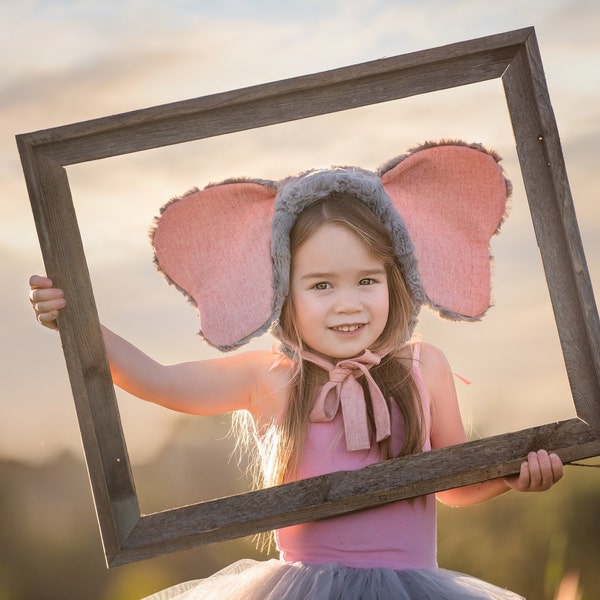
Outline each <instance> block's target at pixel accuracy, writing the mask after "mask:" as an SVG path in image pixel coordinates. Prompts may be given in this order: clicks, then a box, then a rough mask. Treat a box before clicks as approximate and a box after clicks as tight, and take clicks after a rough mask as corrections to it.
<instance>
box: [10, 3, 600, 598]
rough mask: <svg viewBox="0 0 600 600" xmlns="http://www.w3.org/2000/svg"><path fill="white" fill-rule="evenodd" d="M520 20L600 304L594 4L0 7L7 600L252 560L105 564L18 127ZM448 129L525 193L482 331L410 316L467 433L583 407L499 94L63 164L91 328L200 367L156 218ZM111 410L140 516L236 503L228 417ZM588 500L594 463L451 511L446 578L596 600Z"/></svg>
mask: <svg viewBox="0 0 600 600" xmlns="http://www.w3.org/2000/svg"><path fill="white" fill-rule="evenodd" d="M528 26H534V27H535V29H536V33H537V37H538V42H539V45H540V50H541V54H542V59H543V63H544V68H545V72H546V78H547V83H548V87H549V90H550V97H551V99H552V102H553V107H554V111H555V117H556V121H557V124H558V128H559V132H560V135H561V141H562V145H563V150H564V155H565V160H566V164H567V170H568V173H569V179H570V184H571V189H572V192H573V196H574V200H575V205H576V210H577V215H578V221H579V225H580V229H581V235H582V238H583V243H584V248H585V251H586V256H587V261H588V267H589V270H590V275H591V278H592V282H593V284H594V287H595V289H596V290H597V289H598V281H599V279H600V208H599V206H600V205H599V204H598V203H597V201H596V199H597V191H598V162H599V158H600V152H599V150H598V138H599V135H600V102H598V93H599V91H600V38H599V37H598V27H599V26H600V5H598V3H596V2H595V1H593V0H588V1H586V0H551V1H548V0H545V1H541V0H540V1H534V0H505V2H502V3H496V4H489V3H480V2H473V1H471V0H457V1H455V2H447V1H445V0H422V1H421V2H418V3H414V2H410V1H405V0H379V1H374V0H352V2H348V1H341V0H339V1H338V0H319V1H318V2H317V1H316V0H307V1H304V2H301V1H299V0H290V1H288V2H285V3H279V2H274V1H270V0H258V1H253V2H249V1H243V0H237V1H233V2H227V3H216V2H204V1H203V0H200V1H198V0H197V1H193V2H192V1H190V0H171V1H170V2H168V3H167V2H160V1H158V0H146V1H145V2H140V1H138V0H122V1H121V2H118V3H117V2H115V3H111V2H91V1H88V0H77V1H75V0H46V1H44V0H18V1H17V0H4V1H3V2H2V3H1V5H0V33H1V34H2V35H0V44H1V47H2V70H1V76H0V113H1V115H2V119H1V120H0V153H1V157H2V160H1V161H0V172H1V177H0V194H1V197H2V206H3V209H4V212H3V218H2V219H1V220H0V270H1V279H2V290H3V294H2V314H3V318H2V319H1V321H0V339H1V345H0V352H1V356H0V382H1V383H0V386H1V387H0V390H1V392H0V393H1V396H0V401H1V410H2V419H1V420H0V600H31V599H40V600H41V599H48V600H50V599H57V600H58V599H60V600H69V599H71V598H73V599H75V598H77V599H81V598H86V599H91V600H96V599H97V600H129V599H136V598H140V597H142V596H144V595H146V594H149V593H151V592H153V591H156V590H158V589H160V588H163V587H166V586H168V585H171V584H174V583H176V582H178V581H181V580H185V579H195V578H198V577H204V576H206V575H209V574H210V573H212V572H214V571H215V570H217V569H219V568H221V567H223V566H225V565H227V564H229V563H230V562H232V561H233V560H236V559H238V558H242V557H245V556H252V557H259V556H261V555H260V554H259V553H258V551H257V550H256V549H255V547H254V545H253V542H252V540H251V539H243V540H235V541H232V542H227V543H223V544H212V545H208V546H204V547H199V548H197V549H193V550H190V551H186V552H181V553H177V554H174V555H170V556H165V557H160V558H155V559H151V560H147V561H142V562H139V563H135V564H131V565H126V566H122V567H118V568H114V569H110V570H109V569H107V568H106V567H105V564H104V558H103V553H102V548H101V544H100V539H99V534H98V529H97V525H96V520H95V513H94V507H93V503H92V498H91V493H90V491H89V485H88V479H87V474H86V468H85V464H84V463H83V460H82V450H81V441H80V437H79V429H78V425H77V421H76V417H75V411H74V406H73V401H72V398H71V393H70V388H69V383H68V379H67V374H66V369H65V364H64V359H63V356H62V352H61V348H60V342H59V338H58V336H57V335H56V334H55V333H54V332H51V331H48V330H44V329H42V328H41V327H40V326H39V325H37V324H36V322H35V320H34V318H33V316H32V311H31V308H30V306H29V302H28V300H27V289H28V288H27V279H28V277H29V275H30V274H32V273H40V272H43V263H42V258H41V253H40V251H39V245H38V241H37V237H36V233H35V227H34V224H33V218H32V215H31V210H30V207H29V200H28V197H27V193H26V189H25V184H24V180H23V176H22V170H21V166H20V162H19V157H18V154H17V149H16V144H15V141H14V136H15V135H16V134H19V133H26V132H29V131H35V130H38V129H46V128H48V127H53V126H58V125H64V124H67V123H72V122H77V121H84V120H87V119H92V118H96V117H102V116H106V115H110V114H116V113H121V112H125V111H129V110H135V109H139V108H144V107H148V106H153V105H158V104H164V103H168V102H173V101H178V100H184V99H187V98H192V97H198V96H203V95H206V94H211V93H217V92H221V91H226V90H230V89H236V88H241V87H245V86H249V85H253V84H258V83H265V82H268V81H273V80H277V79H285V78H288V77H293V76H298V75H304V74H307V73H312V72H318V71H324V70H327V69H332V68H336V67H340V66H346V65H350V64H355V63H358V62H364V61H368V60H372V59H377V58H381V57H384V56H393V55H397V54H403V53H406V52H412V51H416V50H422V49H426V48H430V47H433V46H440V45H444V44H448V43H453V42H457V41H462V40H466V39H473V38H477V37H481V36H485V35H491V34H495V33H500V32H503V31H509V30H513V29H519V28H522V27H528ZM441 138H461V139H464V140H466V141H469V142H482V143H483V144H485V145H486V146H490V147H493V148H494V149H496V150H497V151H498V152H499V153H500V154H501V155H502V156H503V158H504V161H503V166H504V168H505V169H506V171H507V173H508V176H509V177H510V178H511V179H512V181H513V184H514V194H513V199H512V209H511V216H510V218H509V219H508V221H507V222H506V223H505V225H504V227H503V231H502V234H501V235H500V236H499V237H498V238H497V239H495V240H494V242H493V247H492V249H493V254H494V256H495V265H494V300H495V306H494V308H493V309H492V310H491V311H490V312H489V314H488V316H486V318H485V319H484V321H482V322H481V323H478V324H451V323H447V322H442V321H440V320H439V319H437V318H436V317H434V316H432V315H431V314H429V313H428V312H427V311H424V313H423V315H422V318H421V322H420V326H419V330H420V332H421V333H422V334H423V336H424V337H425V338H426V339H427V340H429V341H431V342H433V343H435V344H437V345H439V346H440V347H441V348H443V349H444V351H445V352H446V354H447V355H448V357H449V359H450V361H451V363H452V365H453V368H454V370H455V371H456V372H457V373H458V374H459V375H461V376H463V377H465V378H466V379H468V380H470V381H471V382H472V383H471V385H465V384H463V383H460V382H458V384H457V385H458V387H459V395H460V397H461V408H462V411H463V416H464V420H465V423H466V425H467V429H468V432H469V435H470V436H471V437H473V438H478V437H487V436H489V435H493V434H496V433H503V432H509V431H516V430H519V429H523V428H526V427H531V426H534V425H538V424H542V423H548V422H552V421H556V420H562V419H567V418H571V417H573V416H575V411H574V408H573V405H572V401H571V397H570V391H569V386H568V382H567V380H566V375H565V371H564V365H563V361H562V354H561V350H560V347H559V343H558V338H557V334H556V328H555V325H554V318H553V315H552V309H551V307H550V304H549V299H548V293H547V289H546V284H545V279H544V274H543V270H542V267H541V262H540V258H539V252H538V249H537V246H536V243H535V238H534V234H533V229H532V226H531V222H530V216H529V212H528V208H527V202H526V197H525V194H524V191H523V185H522V180H521V174H520V170H519V166H518V162H517V158H516V152H515V143H514V137H513V133H512V128H511V125H510V121H509V118H508V112H507V109H506V104H505V100H504V95H503V91H502V86H501V83H500V81H497V80H495V81H491V82H486V83H481V84H476V85H472V86H466V87H463V88H458V89H454V90H448V91H444V92H438V93H434V94H428V95H427V96H420V97H415V98H409V99H405V100H401V101H395V102H389V103H385V104H380V105H376V106H372V107H365V108H361V109H356V110H351V111H345V112H342V113H336V114H332V115H326V116H323V117H318V118H313V119H309V120H306V121H299V122H296V123H287V124H282V125H277V126H272V127H267V128H263V129H259V130H255V131H248V132H241V133H236V134H232V135H227V136H223V137H219V138H214V139H209V140H203V141H199V142H194V143H189V144H184V145H181V146H174V147H170V148H161V149H158V150H152V151H148V152H142V153H138V154H134V155H128V156H124V157H118V158H111V159H106V160H102V161H96V162H93V163H87V164H80V165H75V166H73V167H68V169H67V171H68V174H69V179H70V182H71V188H72V191H73V195H74V200H75V204H76V210H77V214H78V220H79V223H80V227H81V233H82V237H83V241H84V246H85V249H86V257H87V260H88V266H89V269H90V272H91V275H92V283H93V286H94V293H95V298H96V302H97V304H98V310H99V313H100V319H101V320H102V321H103V322H104V323H105V324H106V325H108V326H109V327H111V328H113V329H114V330H115V331H117V332H118V333H120V334H121V335H123V336H125V337H126V338H128V339H130V340H131V341H132V342H133V343H135V344H136V345H137V346H139V347H140V348H141V349H143V350H144V351H145V352H147V353H148V354H150V355H152V356H153V357H155V358H156V359H158V360H160V361H163V362H177V361H183V360H195V359H199V358H203V357H208V356H213V355H214V352H213V351H212V350H210V349H209V348H207V347H206V346H205V345H203V344H202V343H201V341H200V340H199V338H198V337H197V336H196V335H195V333H196V331H197V330H198V327H199V325H198V322H197V317H196V315H195V313H194V311H193V310H192V309H191V308H190V307H189V306H188V305H187V304H186V302H185V300H184V299H183V298H182V297H181V296H180V295H179V294H178V293H177V292H176V291H175V290H173V289H171V288H169V287H168V286H166V285H165V284H164V281H163V280H162V278H161V277H159V276H157V275H156V273H155V271H154V267H153V265H152V254H151V250H150V246H149V243H148V239H147V232H148V228H149V226H150V225H151V222H152V219H153V217H154V216H155V215H156V214H158V210H159V208H160V206H161V205H162V204H164V203H165V202H166V201H168V200H169V199H170V198H171V197H173V196H175V195H179V194H181V193H184V192H185V191H186V190H188V189H189V188H191V187H192V186H198V187H203V186H204V185H206V184H207V183H209V182H214V181H219V180H222V179H225V178H227V177H229V176H254V177H264V178H270V179H279V178H281V177H283V176H285V175H288V174H290V173H294V172H297V171H300V170H303V169H307V168H311V167H318V166H327V165H331V164H356V165H360V166H363V167H366V168H372V169H374V168H376V167H378V166H379V165H380V164H382V163H384V162H386V161H387V160H388V159H390V158H392V157H394V156H396V155H398V154H401V153H403V152H404V151H405V150H406V149H408V148H410V147H412V146H414V145H416V144H418V143H420V142H423V141H425V140H432V139H434V140H435V139H441ZM271 344H272V340H271V339H269V338H265V339H261V340H258V341H256V342H254V343H253V344H252V346H253V347H270V346H271ZM118 399H119V406H120V411H121V415H122V420H123V428H124V431H125V436H126V439H127V444H128V449H129V453H130V459H131V461H132V465H133V470H134V476H135V482H136V487H137V492H138V497H139V500H140V503H141V506H142V510H143V511H144V512H152V511H156V510H163V509H168V508H173V507H176V506H181V505H183V504H189V503H193V502H198V501H200V500H205V499H212V498H216V497H219V496H222V495H226V494H231V493H237V492H240V491H244V490H246V489H247V486H248V483H247V480H246V478H245V477H244V474H243V468H242V469H240V468H239V467H238V465H237V464H236V460H235V459H230V456H231V453H232V450H233V446H234V442H233V440H232V439H231V437H230V436H228V430H229V421H228V417H227V416H223V417H219V418H214V419H200V418H193V417H186V416H182V415H178V414H175V413H170V412H168V411H166V410H164V409H161V408H159V407H156V406H147V405H145V403H143V402H141V401H139V400H137V399H135V398H131V397H129V396H127V395H126V394H122V393H120V392H119V393H118ZM593 463H594V461H588V464H593ZM242 466H243V465H242ZM599 503H600V473H599V472H598V470H597V469H594V468H585V467H568V468H567V474H566V477H565V479H564V481H563V482H561V484H560V485H558V486H557V487H556V488H554V489H553V490H551V491H550V492H548V493H546V494H536V495H530V496H527V495H518V494H514V493H511V494H507V495H505V496H503V497H502V498H499V499H497V500H494V501H492V502H490V503H487V504H484V505H482V506H478V507H473V508H465V509H447V508H445V507H440V516H439V561H440V564H441V566H444V567H447V568H451V569H456V570H462V571H465V572H468V573H471V574H473V575H476V576H478V577H481V578H484V579H487V580H489V581H492V582H494V583H496V584H498V585H501V586H505V587H508V588H511V589H513V590H514V591H516V592H520V593H521V594H523V595H527V597H528V598H530V599H533V600H536V599H552V598H555V597H557V593H558V590H559V588H561V585H562V593H563V596H562V599H563V600H569V599H571V598H572V599H575V598H577V597H578V598H595V597H597V593H598V590H600V573H599V572H598V569H597V565H598V564H600V545H599V544H598V537H597V535H598V534H597V532H598V531H599V530H600V517H599V516H598V510H597V506H598V505H599ZM567 589H570V590H571V591H570V592H567V591H566V590H567ZM595 594H596V595H595Z"/></svg>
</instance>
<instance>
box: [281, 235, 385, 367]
mask: <svg viewBox="0 0 600 600" xmlns="http://www.w3.org/2000/svg"><path fill="white" fill-rule="evenodd" d="M291 294H292V300H293V305H294V308H295V316H296V327H297V329H298V332H299V334H300V337H301V338H302V340H303V342H304V343H305V344H306V345H307V346H309V347H310V348H311V349H312V350H313V351H315V352H317V353H319V354H322V355H324V356H327V357H330V358H335V359H339V358H349V357H351V356H356V355H357V354H360V353H361V352H362V351H363V350H364V349H365V348H369V347H370V346H372V345H373V344H374V343H375V341H376V340H377V339H378V338H379V336H380V335H381V333H382V332H383V330H384V328H385V325H386V323H387V318H388V313H389V297H388V285H387V274H386V270H385V267H384V265H383V262H382V261H381V260H380V259H379V258H377V257H376V256H374V255H373V254H371V252H369V250H368V249H367V247H366V245H365V243H364V242H363V241H362V240H361V239H360V238H359V237H358V235H356V234H355V233H353V232H352V231H351V230H349V229H347V228H346V227H343V226H341V225H336V224H325V225H323V226H321V227H320V228H319V229H318V230H317V231H316V232H315V233H314V234H313V235H312V236H311V237H310V238H309V239H308V240H306V241H305V242H304V243H303V244H302V245H301V246H300V247H299V248H297V250H296V252H295V254H294V258H293V261H292V277H291Z"/></svg>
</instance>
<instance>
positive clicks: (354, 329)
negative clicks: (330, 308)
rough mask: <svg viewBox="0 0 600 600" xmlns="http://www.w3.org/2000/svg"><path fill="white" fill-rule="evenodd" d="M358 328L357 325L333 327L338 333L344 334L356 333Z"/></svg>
mask: <svg viewBox="0 0 600 600" xmlns="http://www.w3.org/2000/svg"><path fill="white" fill-rule="evenodd" d="M358 328H359V325H352V326H346V327H334V329H337V330H338V331H344V332H349V331H356V330H357V329H358Z"/></svg>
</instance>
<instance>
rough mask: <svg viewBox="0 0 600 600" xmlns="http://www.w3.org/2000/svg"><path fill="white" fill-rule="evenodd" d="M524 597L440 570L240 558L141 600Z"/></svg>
mask: <svg viewBox="0 0 600 600" xmlns="http://www.w3.org/2000/svg"><path fill="white" fill-rule="evenodd" d="M475 598H478V599H488V600H519V599H520V600H524V599H523V597H522V596H519V595H518V594H515V593H513V592H509V591H507V590H503V589H501V588H499V587H496V586H494V585H492V584H490V583H486V582H485V581H482V580H480V579H477V578H475V577H470V576H469V575H463V574H462V573H457V572H455V571H448V570H446V569H439V568H432V569H407V570H403V571H394V570H393V569H385V568H375V569H362V568H360V569H359V568H354V567H344V566H341V565H336V564H328V565H308V564H305V563H286V562H283V561H280V560H276V559H271V560H266V561H255V560H252V559H244V560H240V561H237V562H235V563H233V564H232V565H230V566H228V567H226V568H224V569H222V570H220V571H218V572H217V573H215V574H214V575H212V576H210V577H208V578H206V579H199V580H196V581H188V582H186V583H182V584H179V585H176V586H174V587H171V588H168V589H166V590H163V591H161V592H158V593H156V594H153V595H152V596H149V597H147V598H146V599H145V600H212V599H214V600H469V599H475Z"/></svg>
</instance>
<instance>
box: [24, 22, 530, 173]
mask: <svg viewBox="0 0 600 600" xmlns="http://www.w3.org/2000/svg"><path fill="white" fill-rule="evenodd" d="M529 31H530V30H529V29H524V30H519V31H515V32H509V33H503V34H498V35H496V36H489V37H486V38H480V39H477V40H472V41H469V42H459V43H456V44H451V45H448V46H442V47H440V48H433V49H430V50H423V51H420V52H413V53H410V54H405V55H401V56H396V57H391V58H384V59H379V60H375V61H370V62H367V63H362V64H358V65H353V66H349V67H343V68H340V69H333V70H330V71H325V72H322V73H315V74H311V75H304V76H302V77H295V78H291V79H285V80H281V81H276V82H272V83H266V84H262V85H257V86H251V87H248V88H243V89H239V90H233V91H229V92H224V93H220V94H212V95H209V96H205V97H202V98H195V99H191V100H186V101H181V102H175V103H171V104H165V105H162V106H156V107H151V108H147V109H142V110H137V111H132V112H128V113H123V114H120V115H114V116H110V117H104V118H102V119H95V120H91V121H86V122H83V123H75V124H71V125H66V126H63V127H56V128H52V129H46V130H44V131H39V132H35V133H30V134H26V135H27V142H28V143H30V144H35V145H36V146H40V147H41V146H43V151H44V153H45V154H46V156H48V157H49V158H51V159H52V160H54V161H56V162H58V163H60V164H62V165H68V164H75V163H80V162H85V161H89V160H97V159H100V158H106V157H108V156H117V155H120V154H127V153H132V152H138V151H140V150H147V149H150V148H157V147H161V146H168V145H171V144H179V143H183V142H189V141H192V140H197V139H202V138H207V137H213V136H217V135H223V134H226V133H232V132H235V131H243V130H246V129H252V128H257V127H264V126H266V125H273V124H275V123H283V122H287V121H293V120H296V119H303V118H308V117H313V116H317V115H322V114H327V113H332V112H336V111H340V110H347V109H351V108H358V107H360V106H365V105H368V104H376V103H380V102H386V101H389V100H396V99H399V98H405V97H408V96H414V95H417V94H425V93H428V92H432V91H436V90H441V89H447V88H452V87H457V86H460V85H467V84H470V83H476V82H479V81H485V80H487V79H494V78H498V77H500V76H501V75H502V73H503V72H504V70H505V69H506V67H507V65H508V64H509V62H510V60H511V58H512V56H513V55H514V53H515V49H516V48H518V46H519V45H520V44H522V43H523V41H524V40H525V39H526V37H527V35H528V34H529Z"/></svg>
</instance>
